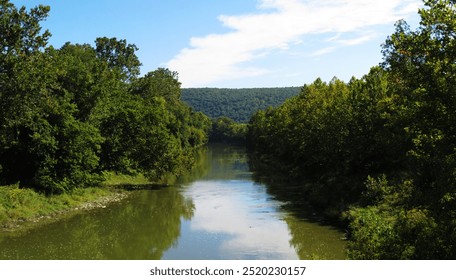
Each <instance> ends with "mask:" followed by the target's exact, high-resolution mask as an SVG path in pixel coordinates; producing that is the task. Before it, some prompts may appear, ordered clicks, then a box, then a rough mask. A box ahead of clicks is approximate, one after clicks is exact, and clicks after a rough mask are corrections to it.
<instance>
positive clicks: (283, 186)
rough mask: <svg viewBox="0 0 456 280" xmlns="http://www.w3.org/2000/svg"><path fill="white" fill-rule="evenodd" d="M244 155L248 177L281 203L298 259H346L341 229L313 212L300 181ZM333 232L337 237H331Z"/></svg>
mask: <svg viewBox="0 0 456 280" xmlns="http://www.w3.org/2000/svg"><path fill="white" fill-rule="evenodd" d="M248 158H249V168H250V170H252V171H253V173H252V179H253V180H254V181H255V182H257V183H258V184H261V185H264V186H265V187H266V190H267V192H268V194H270V195H271V197H272V198H273V199H275V200H278V201H281V202H283V204H282V205H281V208H282V209H283V210H284V211H285V212H286V213H288V215H286V216H285V218H284V221H285V222H286V223H287V225H288V229H289V231H290V234H291V240H290V244H291V245H292V246H293V247H294V248H295V250H296V253H297V254H298V256H299V258H300V259H346V258H347V256H346V250H345V230H344V229H343V228H341V227H339V225H338V224H337V223H334V222H330V221H328V220H326V219H325V218H323V216H322V215H320V214H318V213H316V211H315V209H314V208H313V207H312V205H311V204H310V203H309V201H308V200H307V199H306V197H307V195H308V192H307V191H306V190H305V188H304V186H303V185H302V183H301V182H297V181H295V180H293V179H290V178H289V177H288V176H287V174H284V173H279V172H278V171H277V170H276V169H274V168H272V167H270V166H268V165H267V164H264V163H262V162H260V161H258V160H257V159H256V158H255V157H254V156H253V155H251V154H249V157H248ZM324 229H327V230H324ZM334 234H336V236H338V237H337V238H334Z"/></svg>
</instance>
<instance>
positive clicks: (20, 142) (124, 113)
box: [0, 0, 210, 194]
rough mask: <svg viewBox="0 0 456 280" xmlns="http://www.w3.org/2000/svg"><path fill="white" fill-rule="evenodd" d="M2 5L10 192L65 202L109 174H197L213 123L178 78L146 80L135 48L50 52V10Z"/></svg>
mask: <svg viewBox="0 0 456 280" xmlns="http://www.w3.org/2000/svg"><path fill="white" fill-rule="evenodd" d="M0 6H1V17H0V30H1V32H0V108H1V110H0V185H8V184H15V183H17V182H20V186H21V187H31V188H34V189H35V190H38V191H42V192H46V193H51V194H55V193H63V192H67V191H70V190H72V189H75V188H79V187H88V186H94V185H97V184H98V183H99V182H100V181H101V180H103V172H104V171H115V172H122V173H129V174H132V173H136V172H141V173H143V174H145V175H146V176H147V177H148V178H150V179H151V180H158V179H160V178H161V177H162V176H163V175H165V174H166V173H169V172H172V173H174V174H180V173H182V172H184V171H185V170H186V169H188V168H190V167H191V166H192V163H193V161H194V159H193V150H194V149H195V148H196V147H199V146H201V145H203V144H205V143H206V142H207V132H208V130H209V129H210V120H209V119H208V118H207V117H206V116H205V115H204V114H202V113H197V112H194V111H193V110H192V109H191V108H190V107H188V106H187V105H186V104H185V103H183V102H182V101H181V99H180V83H179V81H178V77H177V73H175V72H172V71H170V70H168V69H157V70H156V71H152V72H149V73H147V74H146V75H144V76H143V77H140V76H139V74H140V68H139V67H140V65H141V63H140V61H139V60H138V57H137V56H136V54H135V51H137V47H136V46H135V45H133V44H129V43H127V42H126V40H119V39H116V38H106V37H104V38H97V39H96V41H95V45H94V46H92V45H90V44H82V45H80V44H72V43H66V44H65V45H64V46H62V47H61V48H55V47H54V46H49V45H48V39H49V38H50V36H51V34H50V32H49V31H48V30H45V31H42V30H41V26H40V22H41V21H43V20H45V19H46V17H47V16H48V12H49V10H50V8H49V7H48V6H42V5H40V6H37V7H35V8H32V9H30V10H29V11H28V10H26V9H25V7H22V8H20V9H18V8H16V7H15V6H14V4H12V3H10V2H9V1H8V0H1V1H0Z"/></svg>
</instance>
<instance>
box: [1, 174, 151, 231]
mask: <svg viewBox="0 0 456 280" xmlns="http://www.w3.org/2000/svg"><path fill="white" fill-rule="evenodd" d="M105 177H106V180H105V181H104V182H103V183H102V184H101V186H99V187H88V188H78V189H75V190H73V191H72V192H70V193H64V194H59V195H51V196H46V195H44V194H43V193H38V192H36V191H34V190H32V189H27V188H19V185H18V184H14V185H9V186H0V231H15V230H20V229H23V228H28V227H30V226H34V225H39V224H41V223H45V222H49V221H53V220H56V219H60V218H64V217H67V216H69V215H72V214H76V213H78V212H80V211H87V210H91V209H94V208H105V207H106V206H107V205H108V204H110V203H114V202H118V201H120V200H122V199H124V198H126V197H127V196H128V191H126V190H125V189H123V188H121V187H120V186H124V185H141V184H147V183H149V182H148V181H147V179H146V178H144V176H142V175H138V176H128V175H121V174H114V173H107V174H106V176H105Z"/></svg>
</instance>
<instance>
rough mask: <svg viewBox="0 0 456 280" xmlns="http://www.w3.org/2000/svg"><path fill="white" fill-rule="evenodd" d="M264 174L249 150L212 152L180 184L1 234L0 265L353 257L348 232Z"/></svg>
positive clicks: (296, 192)
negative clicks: (47, 261)
mask: <svg viewBox="0 0 456 280" xmlns="http://www.w3.org/2000/svg"><path fill="white" fill-rule="evenodd" d="M269 175H271V174H269ZM269 175H266V176H269ZM264 176H265V175H264V174H263V175H259V174H256V173H253V172H251V171H250V170H249V163H248V157H247V154H246V153H245V151H244V149H243V148H240V147H233V146H226V145H218V146H210V147H209V148H207V149H205V150H204V151H202V152H201V154H200V157H199V161H198V166H197V167H196V168H195V170H193V172H191V173H190V174H189V175H188V176H185V177H184V178H181V179H179V180H178V181H177V182H176V183H175V184H173V185H172V186H169V187H158V186H152V185H151V186H146V187H145V188H143V189H141V190H135V191H132V192H133V193H132V195H131V196H130V197H129V198H127V199H125V200H123V201H121V202H118V203H113V204H111V205H109V206H108V207H106V208H100V209H95V210H90V211H86V212H83V213H80V214H78V215H75V216H73V217H70V218H67V219H63V220H59V221H56V222H53V223H50V224H46V225H42V226H40V227H34V228H32V229H30V230H28V231H26V232H21V233H9V234H5V233H3V234H0V259H87V260H91V259H126V260H133V259H190V260H198V259H209V260H217V259H232V260H237V259H272V260H275V259H287V260H293V259H345V258H346V253H345V245H346V242H345V241H344V240H343V239H344V238H343V237H344V234H343V232H341V231H340V230H337V229H335V228H333V227H331V226H328V225H323V224H321V223H319V222H318V221H317V220H316V219H313V218H312V216H311V214H310V215H309V214H305V213H306V210H305V209H304V207H303V209H300V208H299V207H296V205H300V204H301V203H300V201H304V200H305V197H302V196H300V194H299V187H296V186H292V185H290V184H283V183H280V182H276V183H259V182H258V181H261V182H263V181H264V180H259V179H258V178H264ZM266 181H274V180H266ZM302 205H305V203H302ZM309 217H310V218H309Z"/></svg>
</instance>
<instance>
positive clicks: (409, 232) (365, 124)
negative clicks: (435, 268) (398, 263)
mask: <svg viewBox="0 0 456 280" xmlns="http://www.w3.org/2000/svg"><path fill="white" fill-rule="evenodd" d="M425 4H426V8H423V9H421V10H420V12H419V13H420V15H421V22H420V27H419V28H418V29H417V30H416V31H411V30H410V28H409V26H408V25H407V24H406V23H405V22H404V21H399V22H398V23H397V25H396V31H395V33H394V34H392V35H391V36H390V37H388V39H387V40H386V43H385V44H384V46H383V54H384V62H383V63H382V65H381V68H380V67H374V68H372V69H371V71H370V73H369V74H368V75H366V76H364V77H363V78H362V79H359V80H358V79H354V78H353V79H352V80H351V81H350V82H349V83H348V84H345V83H342V82H340V81H337V80H333V81H331V82H330V83H329V84H326V83H324V82H322V81H321V80H316V81H315V82H314V83H313V84H311V85H307V86H304V87H303V89H302V92H301V94H300V95H299V96H297V97H294V98H292V99H290V100H289V101H287V102H285V103H284V104H283V105H282V106H280V107H278V108H276V109H268V110H266V111H260V112H258V113H256V115H254V116H253V117H252V119H251V121H250V127H249V139H250V143H251V146H252V147H253V148H254V149H255V151H257V152H258V153H259V155H260V157H261V158H262V159H263V160H266V161H268V162H270V163H271V164H274V163H275V165H276V166H277V167H279V168H282V169H284V170H285V171H287V172H288V173H290V174H292V175H294V176H295V177H297V178H303V179H305V184H304V185H305V186H304V189H305V190H306V198H307V199H308V200H310V202H311V203H313V204H314V205H316V206H318V207H320V209H322V210H326V211H328V209H331V208H334V206H336V207H337V208H338V209H339V213H340V212H341V211H343V210H344V209H347V207H348V208H349V210H348V211H347V212H346V214H345V215H346V216H345V217H346V218H347V221H348V222H349V229H350V235H351V236H350V237H351V243H350V244H351V245H350V248H349V249H350V256H351V257H352V258H360V259H454V258H455V252H456V250H455V246H456V234H455V232H456V223H455V220H456V203H455V202H456V200H455V197H456V195H455V193H456V188H455V186H456V176H455V174H456V172H455V170H456V131H455V127H456V126H455V125H454V124H455V123H456V113H455V112H456V107H455V106H456V88H455V85H456V80H455V77H456V75H455V71H456V68H455V65H456V63H455V62H456V53H455V52H454V49H455V44H456V43H455V42H456V41H455V38H456V37H455V34H456V9H455V6H454V1H448V0H441V1H437V0H435V1H425ZM366 178H367V181H366Z"/></svg>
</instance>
